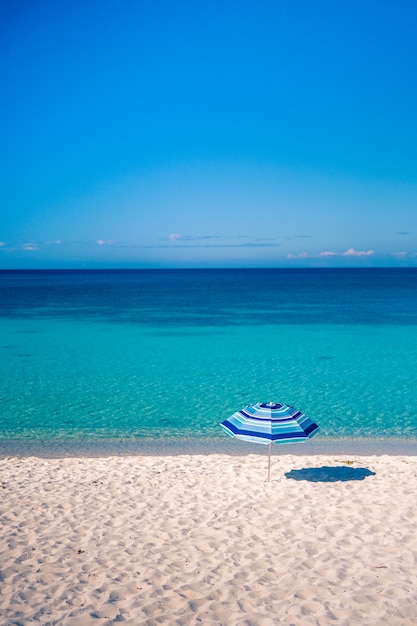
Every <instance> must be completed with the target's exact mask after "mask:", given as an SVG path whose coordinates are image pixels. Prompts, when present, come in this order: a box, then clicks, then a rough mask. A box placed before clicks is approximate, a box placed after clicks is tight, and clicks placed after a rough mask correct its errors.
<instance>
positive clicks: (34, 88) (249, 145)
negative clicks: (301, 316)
mask: <svg viewBox="0 0 417 626" xmlns="http://www.w3.org/2000/svg"><path fill="white" fill-rule="evenodd" d="M416 22H417V4H416V3H415V2H414V1H411V0H410V1H405V0H396V1H394V0H392V1H386V0H378V1H374V0H366V1H365V2H364V1H363V0H360V1H359V0H348V1H347V0H346V1H344V0H341V1H340V2H334V0H310V1H308V0H291V1H289V0H286V1H283V0H281V1H280V0H275V1H265V0H256V1H255V0H253V1H252V0H250V1H245V0H240V1H235V0H221V1H217V0H212V1H205V0H201V2H196V1H188V0H175V1H174V0H171V1H167V0H152V1H144V0H136V1H133V0H118V1H116V0H100V1H99V0H83V1H79V0H72V1H71V2H67V1H65V0H63V1H62V2H52V1H48V0H26V1H25V0H14V1H13V2H12V1H11V0H10V1H7V0H6V1H4V2H2V3H1V5H0V46H1V67H0V72H1V76H0V79H1V86H2V97H1V99H0V109H1V119H2V132H1V141H0V158H1V163H0V171H1V175H0V176H1V178H0V200H1V205H2V206H1V210H0V268H42V267H44V268H53V267H56V268H65V267H74V268H82V267H88V268H95V267H116V268H117V267H222V266H225V267H226V266H227V267H262V266H266V267H308V266H312V267H315V266H319V267H327V266H329V267H332V266H337V267H339V266H340V267H344V266H355V267H356V266H411V267H416V266H417V148H416V147H417V114H416V112H417V37H416V36H415V24H416Z"/></svg>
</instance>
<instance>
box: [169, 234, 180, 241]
mask: <svg viewBox="0 0 417 626" xmlns="http://www.w3.org/2000/svg"><path fill="white" fill-rule="evenodd" d="M182 238H183V235H179V234H178V233H171V234H170V235H168V239H169V240H170V241H177V240H178V239H182Z"/></svg>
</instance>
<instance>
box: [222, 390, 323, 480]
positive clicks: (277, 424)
mask: <svg viewBox="0 0 417 626" xmlns="http://www.w3.org/2000/svg"><path fill="white" fill-rule="evenodd" d="M220 426H222V428H223V429H224V430H225V431H226V432H227V434H228V435H230V436H232V437H236V438H237V439H243V441H251V442H254V443H263V444H269V456H268V481H269V477H270V466H271V446H272V444H273V443H300V442H302V441H307V439H311V437H314V435H316V434H317V433H318V431H319V427H318V426H317V424H315V423H314V422H313V421H312V420H311V419H310V418H309V417H306V416H305V415H304V413H301V411H297V409H294V408H293V407H292V406H289V405H288V404H278V403H276V402H264V403H260V404H250V405H249V406H247V407H246V408H244V409H241V410H240V411H238V412H237V413H234V414H233V415H231V416H230V417H228V418H227V419H226V420H224V422H222V423H221V424H220Z"/></svg>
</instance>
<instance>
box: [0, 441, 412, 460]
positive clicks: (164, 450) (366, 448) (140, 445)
mask: <svg viewBox="0 0 417 626" xmlns="http://www.w3.org/2000/svg"><path fill="white" fill-rule="evenodd" d="M212 454H226V455H231V456H247V455H249V454H255V455H266V454H267V446H265V445H260V444H253V443H247V442H243V441H240V440H237V439H234V438H232V437H230V438H229V437H223V438H209V437H207V438H205V437H200V438H184V439H148V438H146V439H133V438H129V439H128V438H126V439H123V438H95V439H93V438H79V439H65V438H62V439H58V438H55V439H0V459H4V458H8V457H10V456H17V457H22V458H25V457H29V456H35V457H40V458H66V457H91V458H101V457H107V456H121V457H123V456H181V455H212ZM317 454H356V455H361V456H373V455H389V456H417V439H411V438H410V439H406V438H402V439H400V438H386V439H385V438H384V439H382V438H369V439H368V438H367V439H365V438H361V439H351V438H343V439H342V438H331V437H321V438H318V437H317V438H314V439H312V440H309V441H306V442H305V443H302V444H283V445H279V444H278V445H273V446H272V456H274V457H275V456H283V455H294V456H314V455H317Z"/></svg>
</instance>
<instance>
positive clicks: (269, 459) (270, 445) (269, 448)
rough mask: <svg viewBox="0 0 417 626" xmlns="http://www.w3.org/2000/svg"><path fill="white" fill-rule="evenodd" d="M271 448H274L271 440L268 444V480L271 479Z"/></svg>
mask: <svg viewBox="0 0 417 626" xmlns="http://www.w3.org/2000/svg"><path fill="white" fill-rule="evenodd" d="M271 448H272V441H270V442H269V446H268V482H270V480H271Z"/></svg>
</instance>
